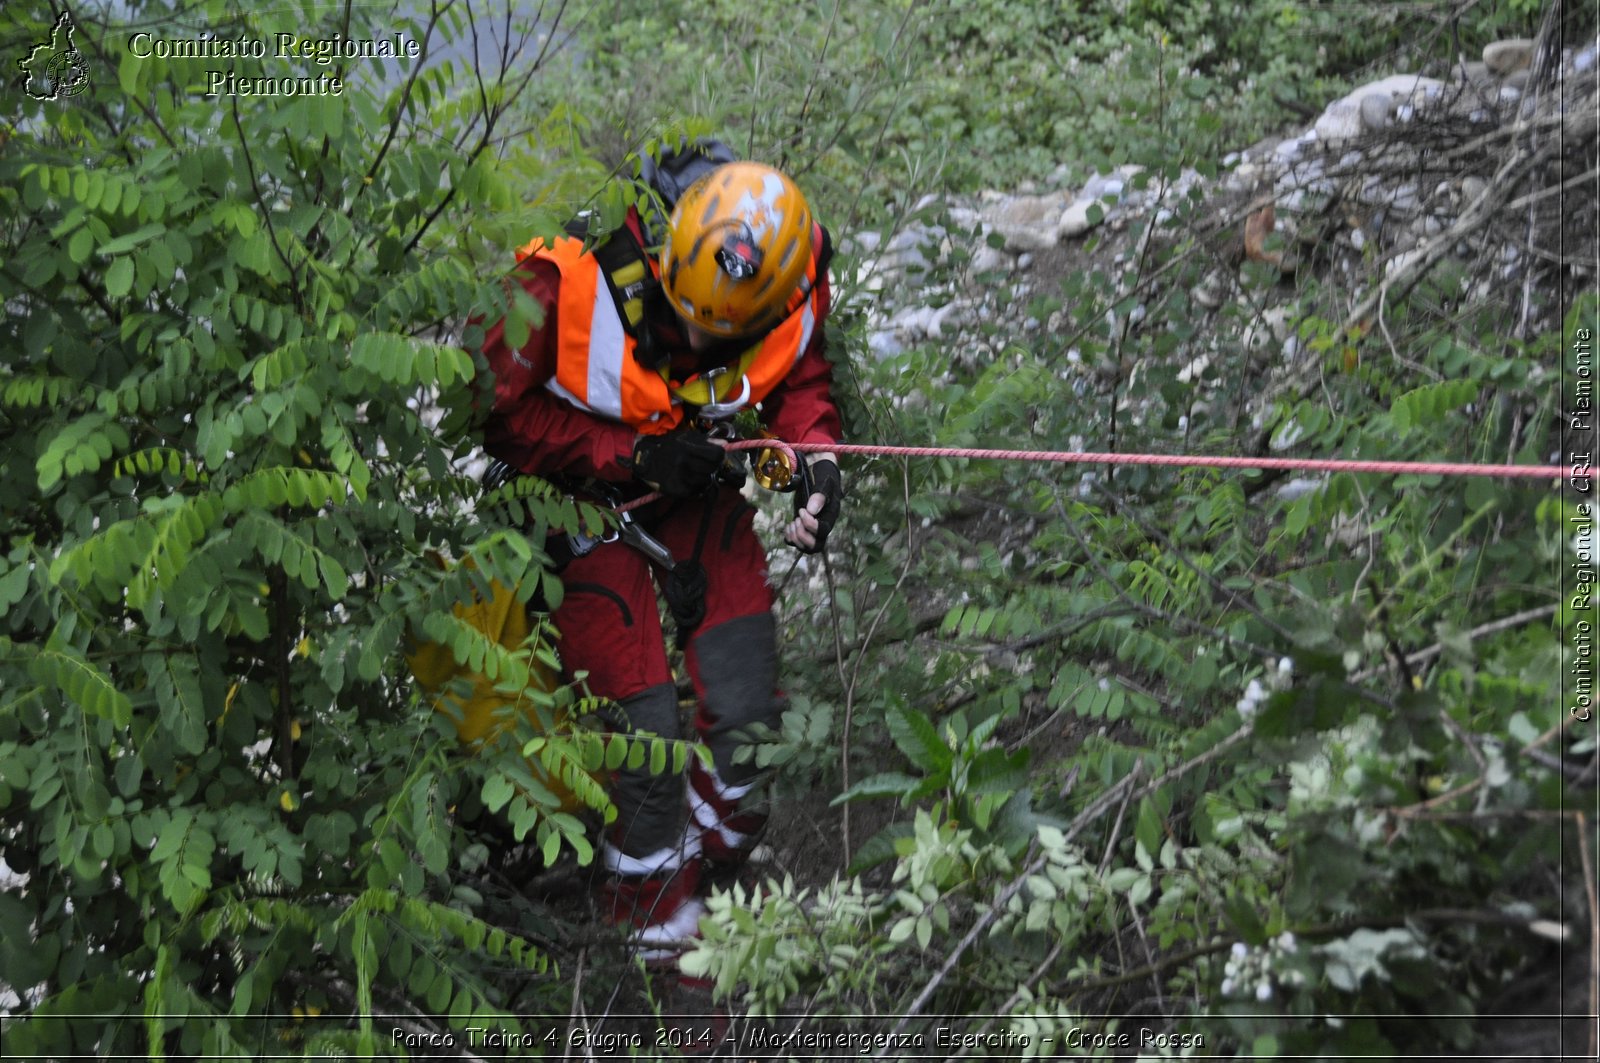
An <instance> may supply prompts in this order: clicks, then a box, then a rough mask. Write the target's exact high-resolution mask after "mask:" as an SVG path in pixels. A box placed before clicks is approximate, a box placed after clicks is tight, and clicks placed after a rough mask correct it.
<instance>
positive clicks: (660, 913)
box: [600, 838, 706, 965]
mask: <svg viewBox="0 0 1600 1063" xmlns="http://www.w3.org/2000/svg"><path fill="white" fill-rule="evenodd" d="M688 842H689V844H687V845H677V846H671V847H668V848H664V849H659V850H657V851H656V852H654V853H649V854H647V855H645V856H628V855H626V854H625V853H623V852H622V851H621V850H620V849H618V848H616V847H615V846H613V845H612V844H611V843H610V842H606V843H605V844H604V845H602V846H601V853H602V857H603V859H604V861H605V867H606V870H607V871H608V872H610V876H609V877H608V878H607V879H606V881H605V882H604V883H602V885H601V887H600V905H601V914H602V917H603V918H605V919H606V921H607V922H609V923H611V924H612V925H613V926H623V927H629V928H631V940H632V941H633V943H634V946H635V947H636V948H637V950H638V955H639V958H640V959H642V960H644V962H645V963H647V964H651V965H671V964H674V963H676V962H677V960H678V957H679V956H681V955H682V954H683V953H684V952H685V951H687V950H688V949H689V948H691V947H692V946H693V944H694V942H695V941H696V940H697V939H698V938H699V936H700V917H701V916H702V915H704V914H705V911H706V907H705V903H704V902H703V901H701V900H700V898H699V896H697V893H698V891H699V889H700V872H701V862H700V856H699V853H698V852H697V851H694V849H695V847H694V844H693V839H692V838H691V839H688Z"/></svg>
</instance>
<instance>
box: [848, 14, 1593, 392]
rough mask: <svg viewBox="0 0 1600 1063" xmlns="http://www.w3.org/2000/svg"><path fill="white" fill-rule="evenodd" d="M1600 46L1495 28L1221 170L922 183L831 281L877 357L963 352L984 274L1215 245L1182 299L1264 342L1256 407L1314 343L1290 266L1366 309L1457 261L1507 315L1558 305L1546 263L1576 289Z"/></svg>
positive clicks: (1015, 296)
mask: <svg viewBox="0 0 1600 1063" xmlns="http://www.w3.org/2000/svg"><path fill="white" fill-rule="evenodd" d="M1597 50H1600V49H1597V43H1596V42H1588V43H1587V44H1584V45H1582V46H1580V47H1576V48H1573V47H1568V48H1565V49H1560V50H1557V49H1554V48H1553V47H1549V46H1544V45H1541V44H1540V43H1539V42H1536V41H1533V40H1509V41H1498V42H1495V43H1493V44H1490V45H1488V46H1487V47H1485V48H1484V49H1483V51H1482V58H1481V60H1478V61H1473V62H1460V63H1458V64H1456V65H1455V66H1454V67H1453V68H1452V69H1451V70H1450V71H1449V72H1448V74H1447V75H1445V76H1440V77H1425V76H1421V75H1416V74H1397V75H1393V76H1390V77H1385V78H1383V79H1381V80H1378V81H1374V82H1372V83H1370V84H1367V85H1363V86H1362V87H1360V88H1358V89H1356V90H1355V91H1353V92H1351V93H1349V94H1347V95H1346V96H1344V97H1342V98H1340V99H1338V100H1335V101H1333V102H1332V103H1330V104H1329V105H1328V106H1327V107H1326V108H1325V109H1324V110H1323V111H1322V112H1321V114H1320V115H1317V116H1316V117H1315V118H1314V119H1313V120H1312V121H1310V122H1309V124H1307V125H1305V126H1304V127H1303V128H1299V129H1295V130H1292V131H1289V132H1288V133H1286V134H1285V135H1281V136H1277V137H1273V138H1270V139H1268V140H1265V141H1263V142H1261V143H1259V144H1256V145H1253V146H1250V147H1247V148H1244V149H1241V150H1237V151H1234V152H1231V153H1229V154H1227V155H1226V156H1225V157H1224V158H1223V159H1221V160H1219V163H1220V166H1219V170H1218V172H1217V174H1216V176H1215V177H1210V178H1208V177H1203V176H1202V175H1200V174H1199V173H1197V172H1196V171H1194V170H1184V171H1182V172H1181V173H1180V174H1179V175H1178V176H1177V177H1176V178H1175V179H1167V178H1164V177H1162V176H1161V175H1157V174H1148V173H1144V172H1142V171H1141V170H1140V169H1139V168H1138V167H1122V168H1120V169H1118V170H1117V171H1115V172H1113V173H1109V174H1097V175H1094V176H1093V177H1091V178H1090V179H1089V180H1087V181H1085V182H1083V183H1081V184H1078V185H1076V186H1072V185H1068V184H1066V183H1065V182H1066V180H1067V177H1068V174H1069V170H1068V168H1067V167H1065V166H1063V167H1062V168H1060V169H1059V170H1058V171H1057V172H1056V174H1055V175H1053V177H1052V179H1050V180H1048V181H1046V182H1044V184H1043V186H1042V187H1037V186H1035V187H1024V188H1021V189H1018V190H1016V191H1014V192H999V191H986V192H983V193H981V194H979V195H977V196H971V197H936V196H928V197H924V199H923V200H922V201H920V202H919V203H917V204H916V207H915V209H913V210H912V211H911V212H910V217H911V218H912V219H916V220H912V221H910V222H908V223H907V224H906V225H904V226H903V227H901V228H900V229H898V230H897V231H895V232H892V233H887V234H884V233H876V232H861V233H855V234H853V235H851V236H850V237H849V238H848V239H847V240H846V241H845V242H844V245H843V246H844V248H845V249H846V251H848V252H851V253H852V255H853V257H855V258H856V259H857V260H858V261H859V263H860V264H859V267H858V269H857V271H856V273H855V276H854V277H853V278H849V279H848V280H847V282H846V284H845V285H844V287H846V288H848V287H849V280H853V282H854V284H855V286H857V287H858V289H859V290H861V291H863V292H866V293H870V295H871V298H870V299H868V300H865V302H866V304H867V305H868V306H869V309H868V311H867V317H868V328H869V348H870V350H871V351H872V353H873V354H874V355H876V356H877V357H879V358H887V357H892V356H894V355H896V354H898V353H900V352H901V351H903V350H905V349H906V348H908V347H911V346H914V345H917V344H922V343H928V342H937V343H939V344H940V345H941V346H942V347H943V348H945V349H947V350H949V351H951V352H952V353H953V354H954V355H955V357H956V358H957V359H959V358H960V357H961V356H962V354H963V352H966V353H967V356H969V357H970V356H972V352H976V351H980V350H981V349H982V348H981V345H976V344H974V342H973V341H974V340H975V338H976V326H977V325H978V324H979V323H981V322H983V321H985V320H986V319H987V318H989V317H990V316H991V315H992V314H993V312H994V310H995V307H996V304H997V302H998V299H997V293H1000V292H1004V293H1005V294H1006V295H1008V296H1010V299H1009V302H1010V303H1011V305H1013V306H1016V305H1026V304H1027V303H1028V301H1029V300H1030V298H1031V297H1032V296H1034V295H1039V294H1052V293H1054V292H1055V289H1056V287H1057V285H1058V282H1059V280H1060V279H1061V278H1062V277H1063V276H1065V275H1067V274H1068V273H1071V272H1073V271H1082V270H1086V269H1095V268H1098V269H1102V270H1107V271H1114V270H1119V269H1121V270H1124V272H1126V266H1127V265H1128V264H1129V263H1130V262H1133V261H1136V260H1137V259H1138V258H1139V256H1140V255H1141V252H1142V251H1143V249H1144V247H1143V244H1142V241H1146V240H1154V241H1158V242H1160V243H1163V244H1166V245H1169V246H1174V245H1183V244H1186V243H1187V244H1188V245H1189V246H1190V247H1191V248H1192V250H1193V253H1195V254H1196V255H1198V256H1202V257H1203V258H1205V259H1206V260H1208V261H1209V262H1210V268H1209V269H1208V270H1207V271H1206V272H1205V274H1204V275H1203V279H1202V280H1201V281H1200V282H1199V283H1198V284H1196V285H1195V286H1194V288H1193V290H1192V292H1191V296H1192V300H1193V303H1194V304H1195V305H1196V306H1197V307H1198V308H1200V309H1202V310H1204V311H1206V312H1208V314H1209V315H1210V317H1211V319H1212V320H1215V319H1216V318H1217V317H1218V316H1219V315H1221V314H1222V313H1224V312H1231V313H1232V314H1233V315H1235V316H1238V315H1243V316H1244V317H1246V318H1248V319H1249V320H1250V322H1251V327H1250V328H1249V329H1247V331H1246V333H1245V334H1244V336H1243V337H1242V340H1243V342H1245V343H1246V344H1247V345H1250V346H1252V347H1253V348H1260V349H1261V351H1262V353H1264V354H1267V355H1269V356H1270V357H1272V359H1273V360H1274V361H1275V363H1276V376H1277V378H1278V379H1277V383H1278V384H1279V385H1280V386H1279V387H1274V388H1268V389H1265V390H1263V391H1262V392H1261V393H1260V395H1259V397H1258V398H1257V400H1256V407H1257V408H1256V411H1255V412H1256V414H1257V417H1258V423H1259V417H1260V414H1261V413H1262V412H1264V411H1265V410H1266V409H1268V408H1270V406H1271V404H1272V401H1273V399H1275V398H1276V397H1277V396H1278V395H1279V394H1281V391H1282V388H1284V387H1291V386H1294V384H1295V381H1296V380H1297V379H1298V378H1299V376H1300V375H1301V371H1302V370H1303V368H1304V363H1305V362H1306V361H1307V359H1305V358H1304V357H1303V355H1304V354H1305V352H1304V351H1303V350H1302V349H1301V348H1300V344H1299V340H1298V337H1297V335H1296V325H1297V321H1296V320H1295V316H1294V315H1295V308H1294V305H1293V304H1294V296H1295V285H1294V283H1293V282H1294V280H1295V278H1296V277H1297V276H1298V277H1302V278H1304V277H1314V278H1315V279H1317V280H1318V281H1320V282H1321V283H1323V284H1324V285H1327V284H1329V283H1333V284H1337V285H1340V286H1341V287H1343V288H1345V289H1347V290H1348V291H1349V293H1350V296H1349V300H1350V307H1351V308H1350V320H1351V322H1352V323H1358V322H1364V323H1365V324H1367V325H1370V324H1371V319H1372V318H1373V317H1374V316H1375V314H1376V312H1377V311H1379V310H1380V309H1381V305H1382V304H1383V303H1384V302H1385V301H1387V300H1388V299H1391V298H1394V297H1395V296H1397V295H1399V294H1403V293H1404V292H1406V291H1408V290H1409V289H1410V288H1411V287H1412V286H1414V285H1415V284H1416V283H1417V282H1418V281H1419V280H1420V279H1421V278H1422V277H1423V276H1424V275H1425V274H1427V273H1428V272H1429V271H1431V270H1433V269H1435V268H1437V267H1439V266H1440V265H1441V264H1442V263H1452V264H1453V265H1454V266H1456V267H1457V268H1459V269H1461V270H1463V271H1464V272H1465V273H1466V274H1467V275H1468V276H1469V277H1470V278H1471V287H1470V288H1469V289H1468V290H1469V297H1470V298H1471V299H1473V300H1475V301H1481V302H1499V303H1503V304H1504V307H1505V311H1506V314H1507V326H1508V332H1514V333H1515V334H1516V335H1517V336H1518V337H1526V336H1528V335H1530V334H1532V333H1533V332H1534V331H1536V330H1538V329H1542V328H1545V327H1548V326H1549V325H1550V324H1551V323H1552V322H1551V317H1552V315H1554V314H1557V313H1559V309H1558V308H1557V307H1556V306H1555V305H1554V300H1553V298H1552V293H1555V292H1556V291H1558V290H1559V289H1558V288H1557V281H1558V280H1559V281H1561V282H1562V283H1563V284H1564V285H1565V287H1566V290H1569V291H1570V290H1572V288H1573V286H1575V285H1582V284H1592V283H1594V278H1595V254H1594V248H1593V247H1590V246H1587V245H1586V241H1582V240H1579V239H1577V237H1576V234H1578V233H1583V232H1592V231H1593V215H1594V212H1595V210H1596V204H1595V198H1594V188H1595V162H1596V156H1595V148H1596V126H1597V102H1596V101H1597V97H1596V57H1597ZM1195 203H1199V204H1202V206H1201V208H1200V209H1199V210H1198V211H1195V210H1182V211H1180V209H1179V208H1180V207H1181V206H1183V205H1185V204H1195ZM996 245H998V246H996ZM956 246H962V247H966V248H973V249H975V250H973V251H972V254H971V258H970V261H969V262H967V263H965V264H964V265H962V264H959V263H953V260H952V255H951V253H952V250H953V248H955V247H956ZM1252 260H1253V261H1257V262H1263V263H1268V264H1270V265H1271V266H1274V267H1276V268H1278V269H1280V270H1281V271H1282V273H1283V275H1284V278H1285V282H1286V283H1285V284H1283V285H1280V286H1279V287H1278V289H1277V290H1276V293H1275V295H1272V296H1271V297H1270V298H1269V300H1268V301H1267V302H1266V303H1265V304H1263V303H1262V302H1261V300H1260V297H1259V295H1253V296H1252V297H1251V298H1250V299H1249V300H1248V301H1246V300H1245V295H1244V291H1243V286H1242V285H1241V283H1240V281H1241V277H1240V268H1241V265H1242V264H1243V263H1244V262H1246V261H1252ZM1160 290H1161V289H1160V286H1159V285H1155V286H1147V287H1145V288H1144V289H1142V291H1143V297H1142V299H1141V302H1140V303H1139V305H1137V306H1136V307H1135V308H1134V309H1133V311H1132V315H1131V316H1132V322H1133V326H1134V328H1135V330H1142V331H1148V330H1150V329H1156V328H1161V327H1163V323H1162V322H1160V321H1156V320H1153V319H1152V320H1146V319H1145V311H1146V307H1147V305H1148V304H1150V303H1152V302H1153V301H1154V297H1155V296H1156V295H1158V293H1159V292H1160ZM1230 304H1232V305H1231V306H1230ZM1378 316H1381V315H1378ZM1063 322H1064V313H1063V312H1062V311H1057V312H1056V313H1055V314H1054V315H1052V316H1051V317H1049V318H1047V319H1046V320H1043V321H1039V320H1036V319H1027V320H1024V321H1022V322H1021V323H1020V324H1021V328H1022V330H1023V333H1024V335H1026V334H1028V333H1037V332H1042V333H1044V334H1052V333H1059V331H1060V330H1061V328H1062V327H1063ZM1200 333H1201V336H1202V337H1203V336H1204V335H1205V334H1206V330H1205V329H1201V330H1200ZM1075 353H1076V352H1075V351H1071V350H1069V351H1068V352H1067V358H1068V360H1069V362H1071V361H1074V360H1075V359H1074V354H1075ZM1218 353H1219V352H1217V351H1216V350H1215V348H1214V347H1208V344H1207V342H1206V340H1205V339H1203V338H1202V339H1197V340H1195V341H1193V342H1188V343H1185V344H1183V345H1181V346H1180V347H1179V348H1178V354H1177V357H1181V358H1183V359H1184V369H1183V371H1182V373H1181V374H1180V379H1181V380H1184V381H1189V380H1200V379H1202V377H1203V375H1204V371H1205V369H1206V368H1207V366H1208V365H1209V364H1210V362H1211V360H1212V358H1213V357H1214V356H1216V355H1217V354H1218Z"/></svg>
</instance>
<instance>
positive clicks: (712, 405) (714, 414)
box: [700, 369, 750, 421]
mask: <svg viewBox="0 0 1600 1063" xmlns="http://www.w3.org/2000/svg"><path fill="white" fill-rule="evenodd" d="M725 372H727V370H726V369H721V370H713V371H712V372H711V373H708V374H706V389H707V390H708V391H710V392H711V394H712V395H715V394H716V393H717V388H716V375H717V374H719V373H725ZM739 381H740V383H741V384H743V385H744V389H743V391H742V392H741V393H740V395H739V397H738V398H737V399H734V400H733V401H732V402H708V403H706V404H705V405H704V406H702V407H700V416H701V417H704V418H706V419H707V420H711V421H719V420H721V419H722V418H724V417H732V416H733V415H734V414H736V413H738V412H739V411H740V410H742V409H744V407H745V403H747V402H749V401H750V378H749V377H748V376H745V375H743V374H740V376H739Z"/></svg>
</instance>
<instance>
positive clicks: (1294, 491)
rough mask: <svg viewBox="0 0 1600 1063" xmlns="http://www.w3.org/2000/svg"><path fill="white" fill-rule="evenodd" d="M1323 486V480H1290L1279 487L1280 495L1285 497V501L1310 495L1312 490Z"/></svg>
mask: <svg viewBox="0 0 1600 1063" xmlns="http://www.w3.org/2000/svg"><path fill="white" fill-rule="evenodd" d="M1321 486H1322V481H1321V480H1305V479H1295V480H1290V481H1289V482H1288V483H1286V484H1284V485H1283V486H1282V487H1280V488H1278V497H1279V498H1281V499H1283V500H1284V501H1285V502H1293V501H1294V500H1295V499H1297V498H1301V497H1303V496H1305V495H1309V494H1310V493H1311V492H1313V491H1315V490H1317V489H1318V488H1320V487H1321Z"/></svg>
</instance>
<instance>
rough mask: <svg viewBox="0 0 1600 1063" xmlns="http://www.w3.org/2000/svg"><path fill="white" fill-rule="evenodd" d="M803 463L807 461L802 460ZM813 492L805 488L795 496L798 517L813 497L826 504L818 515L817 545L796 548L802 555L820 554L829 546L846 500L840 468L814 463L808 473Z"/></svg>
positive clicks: (824, 462) (829, 463)
mask: <svg viewBox="0 0 1600 1063" xmlns="http://www.w3.org/2000/svg"><path fill="white" fill-rule="evenodd" d="M801 460H802V461H803V460H805V459H803V458H802V459H801ZM808 478H809V479H810V481H811V483H810V487H811V490H809V491H807V490H805V489H804V488H803V487H802V489H801V490H799V491H796V492H795V494H794V511H795V514H796V515H797V516H798V515H799V513H800V511H801V510H803V509H805V508H806V503H807V502H809V501H811V496H812V495H816V494H820V495H822V496H823V497H824V498H825V499H827V501H826V502H824V503H823V504H822V512H821V513H818V514H817V535H816V539H817V545H816V546H813V547H811V548H810V549H807V548H805V547H803V546H796V547H795V549H796V550H799V551H800V552H801V553H802V554H819V553H821V552H822V548H823V547H825V546H827V545H828V533H829V532H831V531H832V530H833V525H834V523H835V522H837V521H838V519H839V502H840V500H841V499H843V498H844V480H843V479H841V478H840V476H839V466H837V465H835V464H834V463H833V462H831V461H828V460H826V459H823V460H821V461H814V462H812V463H811V467H810V470H809V473H808Z"/></svg>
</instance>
